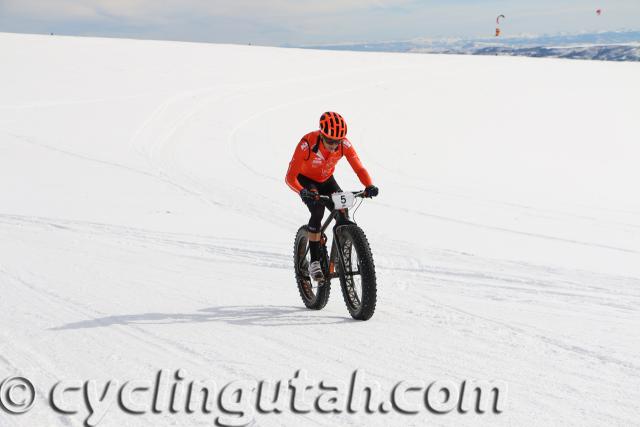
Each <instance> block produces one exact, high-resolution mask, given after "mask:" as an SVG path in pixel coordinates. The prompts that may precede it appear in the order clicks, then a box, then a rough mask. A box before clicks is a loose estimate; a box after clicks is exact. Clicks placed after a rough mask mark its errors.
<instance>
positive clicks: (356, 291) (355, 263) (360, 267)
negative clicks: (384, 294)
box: [335, 225, 377, 320]
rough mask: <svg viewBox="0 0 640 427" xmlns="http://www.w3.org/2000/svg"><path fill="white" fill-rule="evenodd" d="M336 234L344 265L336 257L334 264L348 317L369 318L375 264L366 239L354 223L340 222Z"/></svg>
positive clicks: (373, 307) (374, 296)
mask: <svg viewBox="0 0 640 427" xmlns="http://www.w3.org/2000/svg"><path fill="white" fill-rule="evenodd" d="M338 236H339V239H340V243H341V246H342V257H343V259H344V263H345V265H344V268H343V265H342V263H340V261H339V260H336V261H335V264H336V267H337V268H338V273H339V276H340V287H341V288H342V296H343V297H344V302H345V304H346V305H347V309H348V310H349V313H350V314H351V317H353V318H354V319H356V320H369V319H370V318H371V316H373V312H374V311H375V310H376V299H377V289H376V288H377V285H376V267H375V265H374V263H373V255H372V254H371V248H370V247H369V241H368V240H367V236H366V235H365V234H364V231H362V229H361V228H360V227H358V226H357V225H343V226H340V228H339V230H338ZM338 256H339V255H338ZM353 273H357V274H353Z"/></svg>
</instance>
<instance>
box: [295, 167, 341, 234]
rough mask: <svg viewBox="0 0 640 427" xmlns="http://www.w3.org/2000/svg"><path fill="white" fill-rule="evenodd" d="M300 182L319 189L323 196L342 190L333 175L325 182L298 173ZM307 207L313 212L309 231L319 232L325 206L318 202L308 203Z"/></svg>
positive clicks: (305, 185)
mask: <svg viewBox="0 0 640 427" xmlns="http://www.w3.org/2000/svg"><path fill="white" fill-rule="evenodd" d="M298 182H299V183H300V184H301V185H302V186H303V187H304V188H306V189H307V190H318V194H322V195H323V196H330V195H332V194H333V193H337V192H339V191H342V190H341V189H340V186H339V185H338V183H337V182H336V179H335V178H334V177H333V175H331V177H329V179H327V180H326V181H324V182H318V181H314V180H312V179H311V178H307V177H306V176H304V175H302V174H298ZM307 207H308V208H309V212H311V218H309V231H310V232H312V233H318V232H319V231H320V227H321V226H322V224H321V223H322V217H323V216H324V206H323V205H321V204H316V203H307Z"/></svg>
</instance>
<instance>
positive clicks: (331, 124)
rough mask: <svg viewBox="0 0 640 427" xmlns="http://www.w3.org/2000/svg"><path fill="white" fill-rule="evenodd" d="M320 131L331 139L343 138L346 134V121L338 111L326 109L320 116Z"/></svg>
mask: <svg viewBox="0 0 640 427" xmlns="http://www.w3.org/2000/svg"><path fill="white" fill-rule="evenodd" d="M320 132H321V133H322V134H323V135H324V136H326V137H327V138H331V139H343V138H344V137H345V136H347V122H345V121H344V118H342V116H341V115H340V114H338V113H334V112H333V111H327V112H326V113H324V114H322V116H320Z"/></svg>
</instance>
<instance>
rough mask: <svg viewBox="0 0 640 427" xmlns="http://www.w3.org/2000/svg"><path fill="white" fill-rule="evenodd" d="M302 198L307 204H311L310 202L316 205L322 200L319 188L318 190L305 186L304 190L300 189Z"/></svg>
mask: <svg viewBox="0 0 640 427" xmlns="http://www.w3.org/2000/svg"><path fill="white" fill-rule="evenodd" d="M300 198H301V199H302V201H303V202H304V203H305V204H306V205H309V204H310V203H311V204H314V205H315V204H316V202H317V201H318V200H320V196H318V190H316V189H315V188H314V189H313V190H308V189H306V188H303V189H302V190H300Z"/></svg>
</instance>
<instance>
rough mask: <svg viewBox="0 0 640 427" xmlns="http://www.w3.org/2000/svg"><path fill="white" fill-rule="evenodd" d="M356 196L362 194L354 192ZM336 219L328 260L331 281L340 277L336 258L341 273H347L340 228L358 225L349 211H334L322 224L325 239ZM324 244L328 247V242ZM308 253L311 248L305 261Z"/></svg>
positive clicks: (353, 272)
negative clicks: (335, 261) (351, 217)
mask: <svg viewBox="0 0 640 427" xmlns="http://www.w3.org/2000/svg"><path fill="white" fill-rule="evenodd" d="M354 194H356V195H357V196H360V197H361V196H362V192H354ZM323 197H326V198H323V200H331V199H330V198H329V197H327V196H323ZM334 219H335V220H336V225H335V226H334V227H333V241H332V242H331V251H330V252H329V254H330V255H329V260H328V261H329V277H328V278H329V279H335V278H337V277H339V274H338V273H337V272H336V269H335V264H334V260H335V259H336V258H338V262H339V263H340V271H345V265H346V262H345V260H344V252H343V250H342V243H341V242H340V238H339V237H338V231H339V229H340V227H342V226H344V225H356V223H355V222H353V221H351V219H350V218H349V210H348V209H334V210H332V211H331V213H330V214H329V217H328V218H327V219H326V220H325V221H324V224H322V227H321V228H320V233H321V235H322V236H323V237H324V236H325V230H326V229H327V228H328V227H329V225H330V224H331V222H332V221H333V220H334ZM322 243H323V244H325V245H326V241H325V242H322ZM308 252H309V248H308V247H307V250H306V252H305V254H304V257H303V259H304V258H306V256H307V253H308ZM337 254H340V255H339V256H337ZM349 274H351V275H353V276H356V275H359V274H360V273H359V272H357V271H351V272H349Z"/></svg>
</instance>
